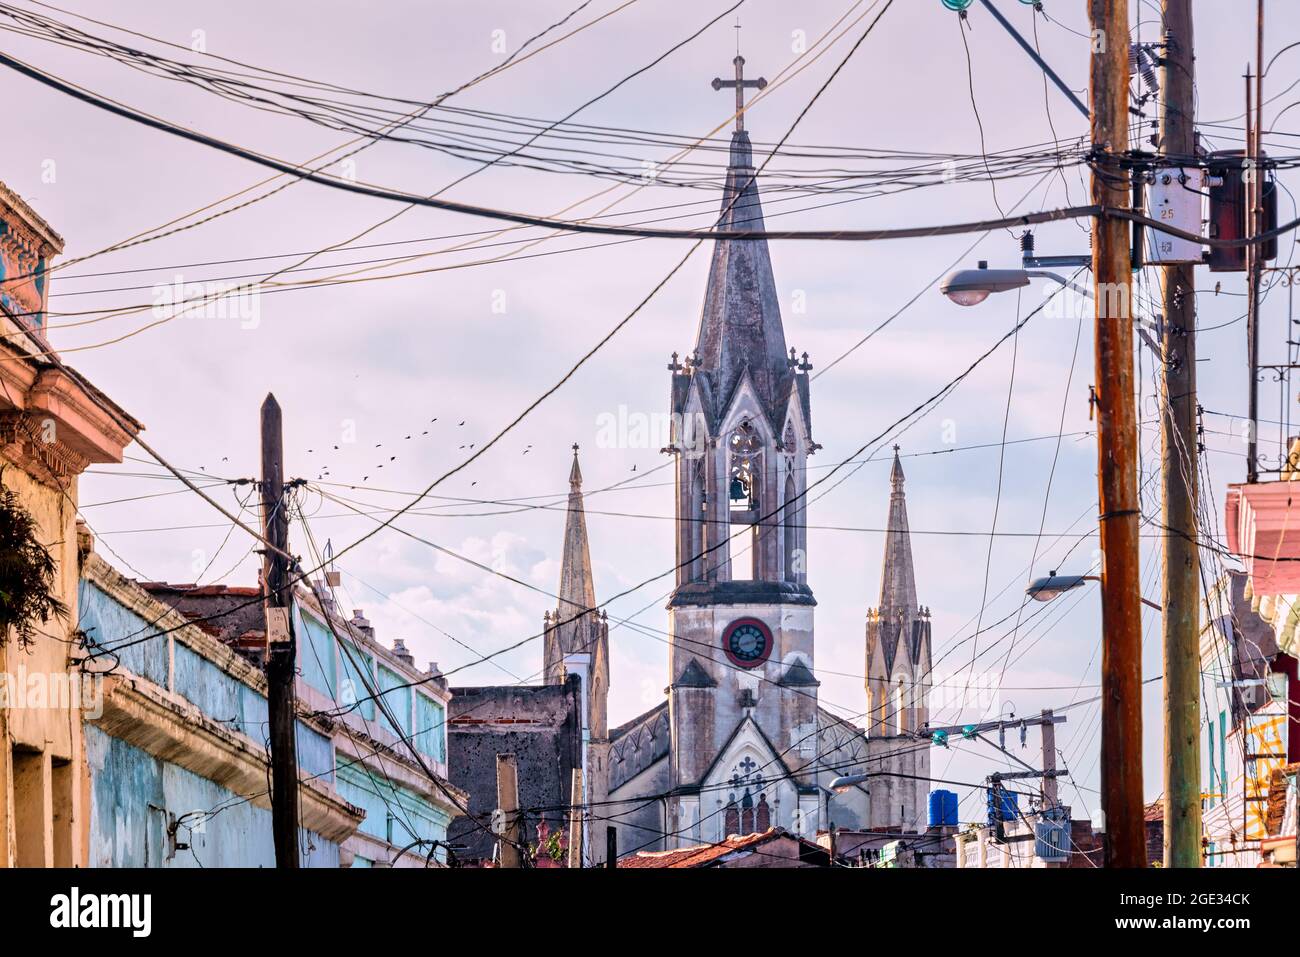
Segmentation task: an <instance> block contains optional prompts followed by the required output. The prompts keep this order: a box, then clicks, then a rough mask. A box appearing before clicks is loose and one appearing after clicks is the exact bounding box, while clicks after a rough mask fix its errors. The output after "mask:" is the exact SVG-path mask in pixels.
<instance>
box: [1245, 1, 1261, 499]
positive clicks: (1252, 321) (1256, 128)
mask: <svg viewBox="0 0 1300 957" xmlns="http://www.w3.org/2000/svg"><path fill="white" fill-rule="evenodd" d="M1254 81H1255V89H1254V96H1253V98H1252V96H1251V88H1250V83H1251V74H1250V69H1249V67H1248V68H1247V69H1246V169H1245V189H1246V224H1245V225H1246V235H1247V236H1254V235H1256V234H1257V233H1258V232H1259V231H1260V227H1261V226H1262V225H1263V223H1264V209H1263V203H1264V180H1263V177H1262V175H1261V174H1262V172H1263V170H1262V168H1261V165H1260V161H1261V160H1262V158H1263V155H1262V154H1263V150H1262V149H1261V143H1260V128H1261V126H1262V125H1263V120H1264V109H1263V108H1264V0H1257V4H1256V12H1255V76H1254ZM1252 99H1253V105H1252ZM1263 265H1264V248H1263V246H1261V245H1260V244H1259V243H1251V244H1250V245H1249V246H1247V247H1246V351H1247V353H1248V361H1249V364H1250V393H1249V397H1248V405H1249V411H1248V414H1249V415H1250V434H1249V435H1248V436H1247V437H1246V438H1247V442H1246V456H1247V461H1246V481H1247V482H1252V483H1253V482H1257V481H1259V284H1260V276H1261V274H1262V271H1263V270H1262V267H1263Z"/></svg>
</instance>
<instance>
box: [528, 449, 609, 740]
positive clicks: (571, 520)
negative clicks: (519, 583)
mask: <svg viewBox="0 0 1300 957" xmlns="http://www.w3.org/2000/svg"><path fill="white" fill-rule="evenodd" d="M543 630H544V632H545V637H544V639H543V641H542V659H543V671H544V672H545V674H546V681H547V682H548V683H551V684H559V683H561V682H563V681H564V680H565V678H566V677H567V676H568V675H571V674H576V675H579V676H580V677H581V678H582V684H583V688H584V691H583V696H584V698H585V700H586V703H587V710H586V715H585V717H584V721H585V727H586V730H587V732H588V733H589V734H590V736H591V738H592V739H593V740H603V739H604V738H605V736H606V735H607V734H608V730H609V723H608V698H609V621H608V619H607V618H606V615H605V613H604V612H601V611H598V610H597V609H596V585H595V581H594V579H593V578H592V575H591V549H590V547H589V546H588V544H587V516H586V514H585V512H584V511H583V507H582V469H581V467H580V466H579V465H578V446H577V444H576V443H575V444H574V446H573V465H572V466H570V467H569V509H568V512H567V514H566V515H565V518H564V554H563V555H562V556H561V558H560V593H559V601H558V602H557V603H556V608H555V610H554V611H553V612H547V613H546V616H545V617H544V619H543Z"/></svg>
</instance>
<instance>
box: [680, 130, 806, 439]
mask: <svg viewBox="0 0 1300 957" xmlns="http://www.w3.org/2000/svg"><path fill="white" fill-rule="evenodd" d="M764 228H765V226H764V223H763V207H762V203H761V201H760V200H759V195H758V183H757V171H756V170H755V168H754V161H753V149H752V147H751V145H750V141H749V134H748V133H747V132H745V131H744V130H743V129H742V130H737V131H735V132H734V133H733V134H732V137H731V154H730V162H729V164H728V166H727V182H726V188H725V189H724V191H723V197H722V210H721V214H720V215H719V218H718V229H720V230H726V229H736V230H762V229H764ZM695 351H696V353H697V354H698V355H699V365H698V367H697V368H698V370H699V371H702V372H704V373H705V374H706V375H707V376H708V377H709V378H710V379H711V380H712V385H713V390H712V391H713V394H714V395H715V397H716V398H717V400H718V401H719V402H721V403H723V405H724V406H725V403H726V402H728V401H729V400H730V398H731V395H732V393H733V392H734V391H735V389H736V386H737V385H738V384H739V383H740V381H741V379H742V378H743V376H744V373H745V371H746V369H748V370H749V374H750V376H751V377H752V379H753V382H754V387H755V389H756V391H757V392H758V393H759V395H760V397H761V398H762V399H763V402H764V404H765V407H766V409H767V411H768V412H769V414H771V415H772V417H773V420H774V421H775V420H776V412H777V410H779V409H781V408H783V407H784V405H785V402H786V400H787V398H788V395H787V394H788V392H789V381H790V379H791V378H793V374H792V372H791V370H790V362H789V359H788V357H787V355H786V346H785V333H784V330H783V328H782V325H781V306H780V301H779V300H778V298H777V293H776V280H775V279H774V277H773V274H772V260H771V257H770V256H769V254H768V248H767V240H765V239H743V240H725V239H720V240H717V241H715V243H714V246H713V261H712V264H711V265H710V267H709V283H708V287H707V289H706V291H705V294H704V308H703V311H702V313H701V315H700V327H699V334H698V336H697V338H696V345H695ZM777 426H778V427H779V422H777Z"/></svg>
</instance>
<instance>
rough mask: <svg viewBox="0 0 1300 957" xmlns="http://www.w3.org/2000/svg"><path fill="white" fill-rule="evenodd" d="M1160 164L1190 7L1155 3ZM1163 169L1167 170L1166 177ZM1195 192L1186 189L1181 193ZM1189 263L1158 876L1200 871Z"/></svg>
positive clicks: (1173, 490)
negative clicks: (1161, 38)
mask: <svg viewBox="0 0 1300 957" xmlns="http://www.w3.org/2000/svg"><path fill="white" fill-rule="evenodd" d="M1161 7H1162V10H1161V12H1162V13H1163V15H1164V24H1165V50H1164V53H1165V56H1164V65H1163V69H1162V73H1161V78H1160V88H1161V92H1162V94H1163V96H1162V97H1161V99H1160V155H1161V156H1162V157H1163V158H1164V159H1165V161H1166V162H1167V163H1168V164H1170V166H1172V167H1173V168H1178V167H1186V166H1192V165H1194V164H1195V155H1194V154H1195V152H1196V130H1195V99H1194V96H1193V86H1192V84H1193V76H1194V74H1193V72H1192V71H1193V69H1194V60H1193V56H1192V50H1193V45H1192V0H1163V2H1162V4H1161ZM1165 168H1166V169H1167V168H1168V167H1165ZM1188 188H1194V187H1188ZM1194 270H1195V266H1193V265H1192V264H1191V263H1171V264H1169V265H1166V266H1164V267H1163V268H1162V269H1161V286H1162V294H1163V300H1164V308H1163V311H1164V332H1163V335H1162V337H1161V346H1162V352H1163V360H1164V382H1163V392H1164V415H1162V416H1161V428H1160V436H1161V470H1160V471H1161V483H1162V486H1163V488H1162V491H1163V499H1164V526H1165V534H1164V546H1165V547H1164V551H1165V555H1164V598H1163V600H1162V601H1161V605H1162V606H1163V609H1164V613H1163V615H1162V617H1161V624H1162V630H1163V635H1164V666H1165V667H1164V674H1165V681H1164V686H1165V688H1164V690H1165V797H1164V805H1165V808H1164V810H1165V857H1164V863H1165V867H1200V865H1201V748H1200V740H1199V737H1198V735H1199V734H1200V724H1201V685H1200V632H1201V624H1200V608H1201V603H1200V556H1199V553H1198V550H1197V524H1196V512H1197V509H1196V505H1197V476H1198V474H1199V473H1198V471H1197V446H1196V442H1197V436H1196V279H1195V273H1194Z"/></svg>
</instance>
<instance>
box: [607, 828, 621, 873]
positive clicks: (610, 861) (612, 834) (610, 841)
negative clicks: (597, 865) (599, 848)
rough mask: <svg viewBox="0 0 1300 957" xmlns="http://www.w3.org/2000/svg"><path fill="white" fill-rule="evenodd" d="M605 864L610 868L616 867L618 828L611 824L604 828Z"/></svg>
mask: <svg viewBox="0 0 1300 957" xmlns="http://www.w3.org/2000/svg"><path fill="white" fill-rule="evenodd" d="M605 866H606V867H607V868H609V869H610V870H613V869H615V868H617V867H618V828H616V827H614V826H613V825H612V824H611V825H609V826H608V827H606V828H605Z"/></svg>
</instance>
